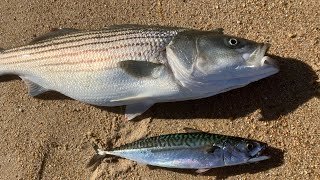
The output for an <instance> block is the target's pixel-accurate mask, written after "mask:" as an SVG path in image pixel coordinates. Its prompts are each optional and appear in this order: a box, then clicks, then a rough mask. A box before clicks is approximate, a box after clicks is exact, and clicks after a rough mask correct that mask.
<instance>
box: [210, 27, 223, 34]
mask: <svg viewBox="0 0 320 180" xmlns="http://www.w3.org/2000/svg"><path fill="white" fill-rule="evenodd" d="M211 31H213V32H216V33H218V34H223V31H224V29H223V28H217V29H213V30H211Z"/></svg>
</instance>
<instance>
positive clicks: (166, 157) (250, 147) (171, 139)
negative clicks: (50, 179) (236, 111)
mask: <svg viewBox="0 0 320 180" xmlns="http://www.w3.org/2000/svg"><path fill="white" fill-rule="evenodd" d="M186 130H187V133H178V134H167V135H161V136H156V137H150V138H145V139H141V140H138V141H135V142H132V143H129V144H125V145H122V146H119V147H116V148H113V149H109V150H103V149H99V148H98V147H97V145H95V150H96V153H97V154H95V155H94V156H93V157H92V158H91V160H90V161H89V163H88V164H87V167H92V166H94V167H96V166H97V165H99V164H100V163H101V161H102V160H103V159H104V158H106V157H110V156H118V157H122V158H126V159H130V160H133V161H136V162H138V163H142V164H148V165H153V166H160V167H167V168H184V169H198V170H197V172H198V173H202V172H205V171H207V170H209V169H211V168H217V167H224V166H233V165H239V164H247V163H254V162H258V161H262V160H266V159H269V158H270V156H266V155H262V154H263V151H264V150H265V149H266V147H267V144H266V143H262V142H259V141H255V140H249V139H245V138H240V137H233V136H225V135H220V134H211V133H206V132H202V131H200V130H195V129H190V128H187V129H186Z"/></svg>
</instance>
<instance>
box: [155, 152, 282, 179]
mask: <svg viewBox="0 0 320 180" xmlns="http://www.w3.org/2000/svg"><path fill="white" fill-rule="evenodd" d="M266 153H267V154H268V155H270V156H271V158H270V159H268V160H265V161H260V162H257V163H251V164H243V165H236V166H226V167H220V168H214V169H210V170H208V171H206V172H204V173H200V174H199V173H197V172H196V170H192V169H191V170H190V169H172V168H162V167H154V166H149V167H150V169H165V170H168V171H173V172H176V173H181V174H190V175H194V176H215V177H216V179H226V178H228V177H231V176H236V175H240V174H246V173H249V174H255V173H259V172H262V171H267V170H270V169H273V168H276V167H279V166H281V165H282V164H283V163H284V153H285V152H284V151H282V150H281V149H278V148H274V147H268V148H267V149H266Z"/></svg>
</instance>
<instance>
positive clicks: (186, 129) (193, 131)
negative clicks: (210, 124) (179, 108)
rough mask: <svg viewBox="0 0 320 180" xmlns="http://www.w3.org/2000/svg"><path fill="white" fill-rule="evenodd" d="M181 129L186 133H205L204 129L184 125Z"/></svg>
mask: <svg viewBox="0 0 320 180" xmlns="http://www.w3.org/2000/svg"><path fill="white" fill-rule="evenodd" d="M183 130H184V131H186V132H187V133H205V132H204V131H201V130H198V129H193V128H189V127H185V128H183Z"/></svg>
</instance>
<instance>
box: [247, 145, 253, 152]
mask: <svg viewBox="0 0 320 180" xmlns="http://www.w3.org/2000/svg"><path fill="white" fill-rule="evenodd" d="M253 148H254V146H253V144H251V143H248V144H247V149H248V150H249V151H251V150H252V149H253Z"/></svg>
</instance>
